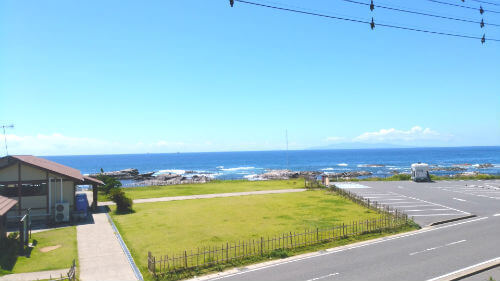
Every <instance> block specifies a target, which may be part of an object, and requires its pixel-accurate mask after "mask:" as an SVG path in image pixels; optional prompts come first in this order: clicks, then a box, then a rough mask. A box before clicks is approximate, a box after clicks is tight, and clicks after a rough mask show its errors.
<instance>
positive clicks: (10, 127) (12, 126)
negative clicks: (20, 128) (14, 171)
mask: <svg viewBox="0 0 500 281" xmlns="http://www.w3.org/2000/svg"><path fill="white" fill-rule="evenodd" d="M0 127H2V129H3V138H4V142H5V155H9V149H8V148H7V134H6V133H5V129H13V128H14V125H12V124H11V125H1V126H0Z"/></svg>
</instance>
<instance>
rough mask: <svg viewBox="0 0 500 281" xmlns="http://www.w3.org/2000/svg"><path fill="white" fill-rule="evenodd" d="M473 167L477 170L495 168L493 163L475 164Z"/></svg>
mask: <svg viewBox="0 0 500 281" xmlns="http://www.w3.org/2000/svg"><path fill="white" fill-rule="evenodd" d="M472 167H474V168H476V169H486V168H491V167H493V164H491V163H484V164H475V165H472Z"/></svg>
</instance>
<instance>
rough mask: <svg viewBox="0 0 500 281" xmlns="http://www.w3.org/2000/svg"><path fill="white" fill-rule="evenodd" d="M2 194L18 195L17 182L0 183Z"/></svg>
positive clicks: (6, 195) (0, 193)
mask: <svg viewBox="0 0 500 281" xmlns="http://www.w3.org/2000/svg"><path fill="white" fill-rule="evenodd" d="M0 195H2V196H5V197H17V184H0Z"/></svg>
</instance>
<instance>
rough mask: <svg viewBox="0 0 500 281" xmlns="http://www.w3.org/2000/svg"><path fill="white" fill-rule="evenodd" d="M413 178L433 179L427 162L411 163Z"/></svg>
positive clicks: (420, 179)
mask: <svg viewBox="0 0 500 281" xmlns="http://www.w3.org/2000/svg"><path fill="white" fill-rule="evenodd" d="M411 179H412V180H413V181H417V182H419V181H431V176H430V174H429V165H427V164H425V163H415V164H411Z"/></svg>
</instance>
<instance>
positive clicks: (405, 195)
mask: <svg viewBox="0 0 500 281" xmlns="http://www.w3.org/2000/svg"><path fill="white" fill-rule="evenodd" d="M392 193H394V194H397V195H400V196H403V197H406V198H410V199H413V200H417V201H420V202H424V203H427V204H434V205H436V206H441V207H443V208H447V209H449V210H453V211H457V212H460V213H462V214H466V215H470V213H468V212H464V211H460V210H458V209H454V208H451V207H448V206H445V205H441V204H437V203H432V202H429V201H425V200H422V199H418V198H415V197H411V196H406V195H402V194H398V193H395V192H392Z"/></svg>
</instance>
